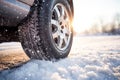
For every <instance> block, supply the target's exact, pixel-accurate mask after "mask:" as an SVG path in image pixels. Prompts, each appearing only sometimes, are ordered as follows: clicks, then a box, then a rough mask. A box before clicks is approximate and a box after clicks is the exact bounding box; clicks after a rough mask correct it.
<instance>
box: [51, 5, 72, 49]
mask: <svg viewBox="0 0 120 80" xmlns="http://www.w3.org/2000/svg"><path fill="white" fill-rule="evenodd" d="M51 24H52V25H51V32H52V39H53V41H54V44H55V46H56V47H57V48H58V49H59V50H65V49H66V48H67V47H68V46H69V43H70V38H71V26H70V18H69V14H68V11H67V9H66V8H65V6H64V5H63V4H60V3H58V4H56V5H55V7H54V8H53V12H52V19H51Z"/></svg>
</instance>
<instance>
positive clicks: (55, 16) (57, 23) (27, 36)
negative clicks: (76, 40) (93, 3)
mask: <svg viewBox="0 0 120 80" xmlns="http://www.w3.org/2000/svg"><path fill="white" fill-rule="evenodd" d="M71 21H72V12H71V9H70V5H69V4H68V2H67V0H44V1H43V2H42V1H41V0H39V2H38V0H36V1H35V4H34V5H33V6H32V7H31V11H30V14H29V15H28V16H27V18H26V19H25V20H24V21H23V23H21V24H20V25H19V35H20V41H21V44H22V46H23V49H24V51H25V52H26V54H27V55H28V56H29V57H30V58H32V59H41V60H43V59H44V60H55V59H60V58H65V57H67V56H68V54H69V52H70V49H71V46H72V38H73V30H72V26H71Z"/></svg>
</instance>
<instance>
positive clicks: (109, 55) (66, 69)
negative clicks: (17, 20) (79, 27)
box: [0, 36, 120, 80]
mask: <svg viewBox="0 0 120 80" xmlns="http://www.w3.org/2000/svg"><path fill="white" fill-rule="evenodd" d="M10 44H11V43H10ZM10 44H1V45H0V55H2V54H4V52H9V51H10V50H13V47H11V49H10V50H8V51H5V50H6V49H5V48H6V47H5V45H9V46H10ZM12 44H13V43H12ZM17 44H19V43H17ZM17 44H16V45H15V43H14V45H15V46H16V47H19V48H20V46H19V45H17ZM12 46H13V45H12ZM16 49H18V48H16ZM16 49H15V50H16ZM19 50H20V49H18V50H17V51H18V52H17V54H18V53H20V54H22V55H25V54H24V53H23V52H20V51H22V50H20V51H19ZM13 52H15V51H14V50H13ZM13 52H11V54H12V53H13ZM5 54H6V55H8V54H7V53H5ZM5 54H4V55H5ZM14 54H15V53H14ZM4 55H3V56H4ZM21 60H22V59H21ZM0 80H120V36H97V37H96V36H89V37H87V36H84V37H75V38H74V43H73V47H72V50H71V53H70V55H69V56H68V58H66V59H62V60H60V61H58V62H54V63H53V62H50V61H40V60H30V61H29V62H27V63H26V64H24V65H22V66H19V67H16V68H12V69H9V70H4V71H1V72H0Z"/></svg>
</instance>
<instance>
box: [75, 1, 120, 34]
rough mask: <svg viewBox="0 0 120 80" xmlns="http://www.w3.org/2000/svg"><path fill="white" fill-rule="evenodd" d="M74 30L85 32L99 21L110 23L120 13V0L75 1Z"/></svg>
mask: <svg viewBox="0 0 120 80" xmlns="http://www.w3.org/2000/svg"><path fill="white" fill-rule="evenodd" d="M73 1H74V8H75V9H74V10H75V16H74V23H73V25H74V30H75V31H77V32H81V31H84V30H85V29H87V28H89V27H91V25H92V24H93V23H94V22H96V21H98V20H99V19H104V21H106V22H110V21H111V19H112V17H113V16H114V14H116V13H118V12H119V13H120V0H73Z"/></svg>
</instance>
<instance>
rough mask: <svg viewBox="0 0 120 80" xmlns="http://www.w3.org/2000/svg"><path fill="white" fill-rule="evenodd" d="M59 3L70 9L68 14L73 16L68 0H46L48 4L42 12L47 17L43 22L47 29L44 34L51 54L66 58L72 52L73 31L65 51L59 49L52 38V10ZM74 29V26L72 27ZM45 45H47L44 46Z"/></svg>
mask: <svg viewBox="0 0 120 80" xmlns="http://www.w3.org/2000/svg"><path fill="white" fill-rule="evenodd" d="M57 3H61V4H63V5H64V6H65V7H66V9H67V11H68V14H69V16H70V17H71V15H72V13H71V10H70V7H69V4H68V2H67V0H46V3H45V4H47V6H46V7H43V9H44V11H43V12H42V13H41V12H40V13H41V14H44V15H43V16H44V17H45V18H44V20H43V21H45V23H44V24H42V26H45V27H44V29H43V30H44V31H46V32H45V33H44V35H42V36H44V37H45V39H46V40H45V41H44V43H43V45H44V44H46V45H47V48H49V51H50V53H51V55H54V56H55V57H56V58H64V57H66V56H67V55H68V54H69V52H70V49H71V46H72V38H73V31H72V33H71V37H70V41H69V45H68V47H67V48H66V49H65V50H64V51H63V50H59V49H58V48H57V47H56V45H55V43H54V40H53V38H52V34H51V33H52V32H51V18H52V12H53V8H54V6H55V5H56V4H57ZM40 19H41V18H40ZM39 23H40V24H41V23H42V22H41V20H40V22H39ZM71 30H72V28H71ZM44 47H45V46H44Z"/></svg>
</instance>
